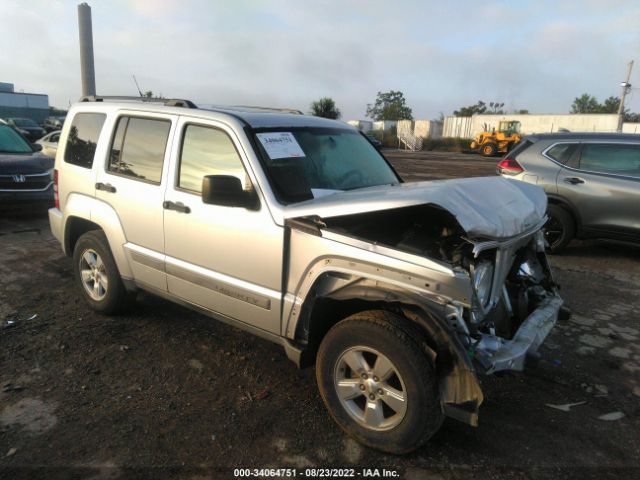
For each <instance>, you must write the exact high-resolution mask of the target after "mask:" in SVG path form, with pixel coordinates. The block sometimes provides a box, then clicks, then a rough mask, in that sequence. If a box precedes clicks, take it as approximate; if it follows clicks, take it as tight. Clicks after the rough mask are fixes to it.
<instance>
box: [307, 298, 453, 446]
mask: <svg viewBox="0 0 640 480" xmlns="http://www.w3.org/2000/svg"><path fill="white" fill-rule="evenodd" d="M413 328H414V327H413V326H412V325H411V324H410V323H409V322H408V321H407V320H406V319H404V318H402V317H400V316H398V315H395V314H393V313H389V312H385V311H381V310H375V311H367V312H361V313H357V314H355V315H352V316H350V317H348V318H346V319H345V320H342V321H341V322H339V323H338V324H336V325H335V326H334V327H333V328H332V329H331V330H330V331H329V332H328V333H327V335H326V336H325V337H324V339H323V340H322V343H321V345H320V350H319V352H318V358H317V362H316V377H317V380H318V387H319V389H320V394H321V396H322V399H323V400H324V403H325V405H326V406H327V408H328V410H329V412H330V413H331V416H332V417H333V419H334V420H335V421H336V422H337V423H338V425H339V426H340V427H341V428H342V429H343V430H344V431H345V432H346V433H347V434H349V435H351V436H352V437H354V438H355V439H356V440H358V441H359V442H361V443H363V444H365V445H367V446H369V447H372V448H376V449H378V450H382V451H385V452H390V453H406V452H409V451H412V450H415V449H416V448H418V447H420V446H421V445H423V444H424V443H425V442H426V441H427V440H429V438H431V436H432V435H433V434H434V433H435V432H436V431H437V430H438V429H439V428H440V425H441V424H442V420H443V418H444V417H443V413H442V408H441V405H440V396H439V391H438V384H437V380H436V377H435V372H434V370H433V367H432V365H431V363H430V362H429V360H428V358H427V357H426V355H425V352H424V351H423V350H422V348H421V346H420V344H419V340H418V339H419V338H420V336H419V335H420V333H419V332H418V331H415V330H413Z"/></svg>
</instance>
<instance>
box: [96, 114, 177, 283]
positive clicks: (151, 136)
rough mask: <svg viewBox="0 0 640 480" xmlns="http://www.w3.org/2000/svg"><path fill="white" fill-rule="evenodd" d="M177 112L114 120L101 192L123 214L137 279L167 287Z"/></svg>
mask: <svg viewBox="0 0 640 480" xmlns="http://www.w3.org/2000/svg"><path fill="white" fill-rule="evenodd" d="M176 119H177V117H176V116H172V115H161V114H153V115H149V114H142V113H139V112H135V113H125V112H122V113H120V114H119V115H118V116H117V118H115V119H114V122H115V123H114V127H113V128H112V132H113V135H112V138H111V141H110V147H109V152H108V155H107V159H106V163H105V165H104V167H103V168H100V169H99V171H98V175H97V178H96V197H97V198H99V199H100V200H102V201H104V202H105V203H107V204H109V205H110V206H111V207H112V208H113V209H114V210H115V212H116V213H117V215H118V217H119V220H120V224H121V227H122V229H123V231H124V235H125V237H126V240H127V243H126V244H125V245H124V248H125V252H126V254H127V256H128V258H129V263H130V265H131V268H132V270H133V274H134V277H135V280H136V282H137V283H139V284H141V285H143V286H145V287H147V288H151V289H158V290H161V291H166V290H167V281H166V274H165V272H164V253H163V252H164V232H163V209H162V202H163V197H164V189H165V187H166V183H167V169H168V165H169V161H168V156H169V153H168V152H169V151H170V140H171V138H172V137H173V131H174V129H175V124H176Z"/></svg>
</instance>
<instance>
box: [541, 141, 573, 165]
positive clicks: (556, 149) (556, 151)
mask: <svg viewBox="0 0 640 480" xmlns="http://www.w3.org/2000/svg"><path fill="white" fill-rule="evenodd" d="M576 148H578V144H577V143H558V144H556V145H554V146H553V147H551V148H550V149H549V150H547V152H546V153H547V155H548V156H549V157H551V158H553V159H554V160H555V161H556V162H558V163H561V164H563V165H564V164H566V163H567V162H568V161H569V159H570V158H571V155H573V152H575V151H576Z"/></svg>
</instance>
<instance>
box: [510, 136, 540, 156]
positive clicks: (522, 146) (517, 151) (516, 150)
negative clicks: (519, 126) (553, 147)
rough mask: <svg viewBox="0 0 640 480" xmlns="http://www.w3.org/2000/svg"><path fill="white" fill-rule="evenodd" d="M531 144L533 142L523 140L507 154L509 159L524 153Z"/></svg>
mask: <svg viewBox="0 0 640 480" xmlns="http://www.w3.org/2000/svg"><path fill="white" fill-rule="evenodd" d="M533 143H534V142H533V141H532V140H523V141H522V142H520V143H518V144H517V145H516V146H515V147H514V149H513V150H511V152H510V153H509V157H511V158H515V157H517V156H518V155H520V154H521V153H522V152H524V151H525V150H526V149H527V148H529V147H530V146H531V145H533Z"/></svg>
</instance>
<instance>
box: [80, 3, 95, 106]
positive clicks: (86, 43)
mask: <svg viewBox="0 0 640 480" xmlns="http://www.w3.org/2000/svg"><path fill="white" fill-rule="evenodd" d="M78 33H79V37H80V72H81V74H80V78H81V80H82V96H85V95H95V94H96V72H95V69H94V67H93V29H92V27H91V7H90V6H89V5H88V4H86V3H81V4H80V5H78Z"/></svg>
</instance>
